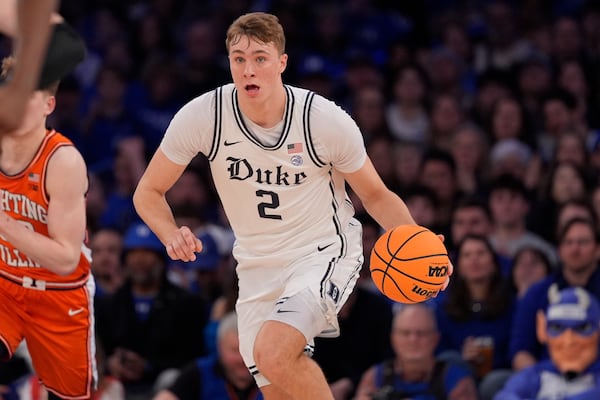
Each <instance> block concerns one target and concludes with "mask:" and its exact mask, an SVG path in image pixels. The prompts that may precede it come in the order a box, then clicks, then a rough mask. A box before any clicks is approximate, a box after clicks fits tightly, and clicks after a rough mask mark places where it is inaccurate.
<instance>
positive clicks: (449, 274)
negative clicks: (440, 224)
mask: <svg viewBox="0 0 600 400" xmlns="http://www.w3.org/2000/svg"><path fill="white" fill-rule="evenodd" d="M438 237H439V238H440V240H441V241H442V242H443V241H444V240H445V239H446V238H445V237H444V235H441V234H439V235H438ZM453 272H454V265H452V261H451V260H450V259H449V260H448V275H447V276H446V281H445V282H444V285H443V286H442V290H446V288H447V287H448V285H449V284H450V276H451V275H452V273H453Z"/></svg>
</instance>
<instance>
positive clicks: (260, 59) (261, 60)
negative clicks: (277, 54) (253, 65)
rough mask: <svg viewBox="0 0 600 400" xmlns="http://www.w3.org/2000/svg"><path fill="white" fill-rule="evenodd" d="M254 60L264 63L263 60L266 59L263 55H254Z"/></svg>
mask: <svg viewBox="0 0 600 400" xmlns="http://www.w3.org/2000/svg"><path fill="white" fill-rule="evenodd" d="M256 61H257V62H259V63H264V62H265V61H267V59H266V58H265V57H256Z"/></svg>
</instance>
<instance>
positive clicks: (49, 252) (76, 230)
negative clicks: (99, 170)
mask: <svg viewBox="0 0 600 400" xmlns="http://www.w3.org/2000/svg"><path fill="white" fill-rule="evenodd" d="M44 184H45V187H46V193H47V194H48V197H49V199H50V200H49V205H48V215H47V223H48V236H45V235H42V234H40V233H38V232H34V231H32V230H31V229H29V228H27V227H26V226H25V225H23V224H21V223H19V221H17V220H15V219H13V218H11V217H10V216H9V215H8V214H6V213H5V212H3V211H1V212H0V234H1V235H3V236H4V237H5V238H6V240H8V241H9V242H10V243H12V244H13V245H14V246H15V247H16V248H17V249H18V250H19V251H21V252H22V253H24V254H26V255H27V256H28V257H29V258H31V259H33V260H34V261H36V262H37V263H38V264H40V265H41V266H42V267H44V268H47V269H49V270H50V271H52V272H54V273H56V274H58V275H68V274H70V273H72V272H73V271H74V270H75V268H76V267H77V264H78V262H79V258H80V256H81V246H82V242H83V240H84V237H85V228H86V215H85V193H86V191H87V186H88V181H87V171H86V166H85V162H84V161H83V157H82V156H81V154H80V153H79V152H78V151H77V150H76V149H75V147H73V146H63V147H61V148H59V149H57V150H56V152H55V153H54V154H53V155H52V157H51V158H50V160H49V161H48V167H47V171H46V179H45V182H44Z"/></svg>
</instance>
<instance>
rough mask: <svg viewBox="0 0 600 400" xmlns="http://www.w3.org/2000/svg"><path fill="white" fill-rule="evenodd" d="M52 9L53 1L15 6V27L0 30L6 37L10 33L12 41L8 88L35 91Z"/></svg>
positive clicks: (31, 0)
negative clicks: (12, 37) (13, 62)
mask: <svg viewBox="0 0 600 400" xmlns="http://www.w3.org/2000/svg"><path fill="white" fill-rule="evenodd" d="M56 5H57V0H19V1H18V2H17V21H18V24H17V26H10V25H9V26H6V27H4V28H5V29H7V30H8V32H7V34H11V32H10V31H11V30H12V31H13V36H14V37H15V39H14V40H15V50H14V55H15V58H16V60H17V65H16V67H15V70H14V73H13V76H12V79H11V82H10V84H11V85H15V86H16V87H18V88H19V89H22V90H31V91H33V90H34V89H35V88H36V86H37V83H38V78H39V76H40V71H41V68H42V63H43V62H42V60H43V59H44V55H45V53H46V48H47V46H48V41H49V38H50V31H51V24H50V21H51V16H52V14H53V12H54V11H55V10H56ZM13 20H14V19H13ZM14 32H16V34H14Z"/></svg>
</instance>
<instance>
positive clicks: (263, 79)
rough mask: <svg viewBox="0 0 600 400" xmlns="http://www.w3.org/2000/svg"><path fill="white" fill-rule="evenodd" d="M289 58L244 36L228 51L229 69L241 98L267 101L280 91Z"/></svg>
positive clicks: (268, 45) (272, 45) (265, 44)
mask: <svg viewBox="0 0 600 400" xmlns="http://www.w3.org/2000/svg"><path fill="white" fill-rule="evenodd" d="M286 65H287V55H286V54H279V52H278V51H277V48H276V47H275V45H274V44H273V43H261V42H258V41H256V40H253V39H251V38H249V37H247V36H242V37H241V38H240V40H238V41H237V42H233V43H232V44H231V45H230V47H229V67H230V69H231V77H232V78H233V83H234V84H235V86H236V88H237V89H238V91H239V93H240V94H239V95H240V96H243V95H246V96H247V97H248V98H251V99H264V98H268V97H269V95H270V93H271V92H272V91H274V90H276V89H277V88H280V86H281V84H282V81H281V74H282V73H283V71H284V70H285V67H286Z"/></svg>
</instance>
